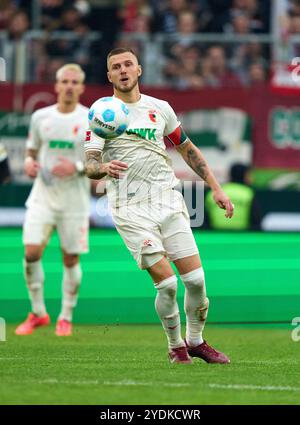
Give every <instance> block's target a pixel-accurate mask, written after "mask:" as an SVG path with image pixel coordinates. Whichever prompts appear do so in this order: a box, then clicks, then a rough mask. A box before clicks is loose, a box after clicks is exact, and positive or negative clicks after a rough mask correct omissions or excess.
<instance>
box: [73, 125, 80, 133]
mask: <svg viewBox="0 0 300 425" xmlns="http://www.w3.org/2000/svg"><path fill="white" fill-rule="evenodd" d="M79 128H80V127H79V125H76V126H75V127H74V128H73V134H74V136H77V133H78V131H79Z"/></svg>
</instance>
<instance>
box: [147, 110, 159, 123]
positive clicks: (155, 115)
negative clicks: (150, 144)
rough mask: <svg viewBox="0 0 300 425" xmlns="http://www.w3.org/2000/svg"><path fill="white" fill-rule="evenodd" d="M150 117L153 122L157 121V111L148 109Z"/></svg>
mask: <svg viewBox="0 0 300 425" xmlns="http://www.w3.org/2000/svg"><path fill="white" fill-rule="evenodd" d="M148 115H149V118H150V120H151V121H152V122H154V123H156V122H157V120H156V119H157V112H156V111H148Z"/></svg>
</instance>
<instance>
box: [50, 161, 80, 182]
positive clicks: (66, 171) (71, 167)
mask: <svg viewBox="0 0 300 425" xmlns="http://www.w3.org/2000/svg"><path fill="white" fill-rule="evenodd" d="M76 172H77V170H76V165H75V164H74V163H73V162H72V161H70V160H69V159H68V158H65V157H64V156H59V157H58V163H57V164H56V165H54V167H53V168H52V170H51V173H52V174H53V175H54V176H56V177H68V176H72V175H73V174H75V173H76Z"/></svg>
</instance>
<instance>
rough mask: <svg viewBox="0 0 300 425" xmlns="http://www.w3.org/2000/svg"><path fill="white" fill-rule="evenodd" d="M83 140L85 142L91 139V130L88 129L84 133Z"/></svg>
mask: <svg viewBox="0 0 300 425" xmlns="http://www.w3.org/2000/svg"><path fill="white" fill-rule="evenodd" d="M85 141H86V142H90V141H91V130H88V131H87V132H86V133H85Z"/></svg>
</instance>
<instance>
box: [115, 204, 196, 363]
mask: <svg viewBox="0 0 300 425" xmlns="http://www.w3.org/2000/svg"><path fill="white" fill-rule="evenodd" d="M151 215H152V214H151V209H150V210H148V209H147V210H144V209H143V206H142V205H141V206H138V205H134V206H131V207H128V208H127V209H126V211H125V212H123V211H122V209H120V210H113V219H114V222H115V224H116V228H117V230H118V232H119V233H120V235H121V236H122V238H123V240H124V242H125V244H126V246H127V248H128V249H129V251H130V252H131V254H132V255H133V257H134V258H135V260H136V262H137V264H138V266H139V268H140V269H146V270H147V271H148V273H149V274H150V276H151V278H152V280H153V283H154V285H155V287H156V289H157V296H156V299H155V309H156V312H157V314H158V316H159V318H160V320H161V322H162V325H163V328H164V331H165V333H166V336H167V340H168V346H169V359H170V361H171V362H172V363H191V359H190V357H189V355H188V353H187V349H186V346H185V343H184V341H183V339H182V337H181V325H180V316H179V309H178V305H177V301H176V293H177V278H176V276H175V274H174V272H173V269H172V267H171V266H170V263H169V261H168V260H167V259H166V257H165V255H164V254H165V249H164V247H163V245H162V242H161V234H160V230H159V226H158V225H157V222H156V219H155V215H154V214H153V216H154V217H153V218H152V217H151ZM156 215H157V213H156Z"/></svg>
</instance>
